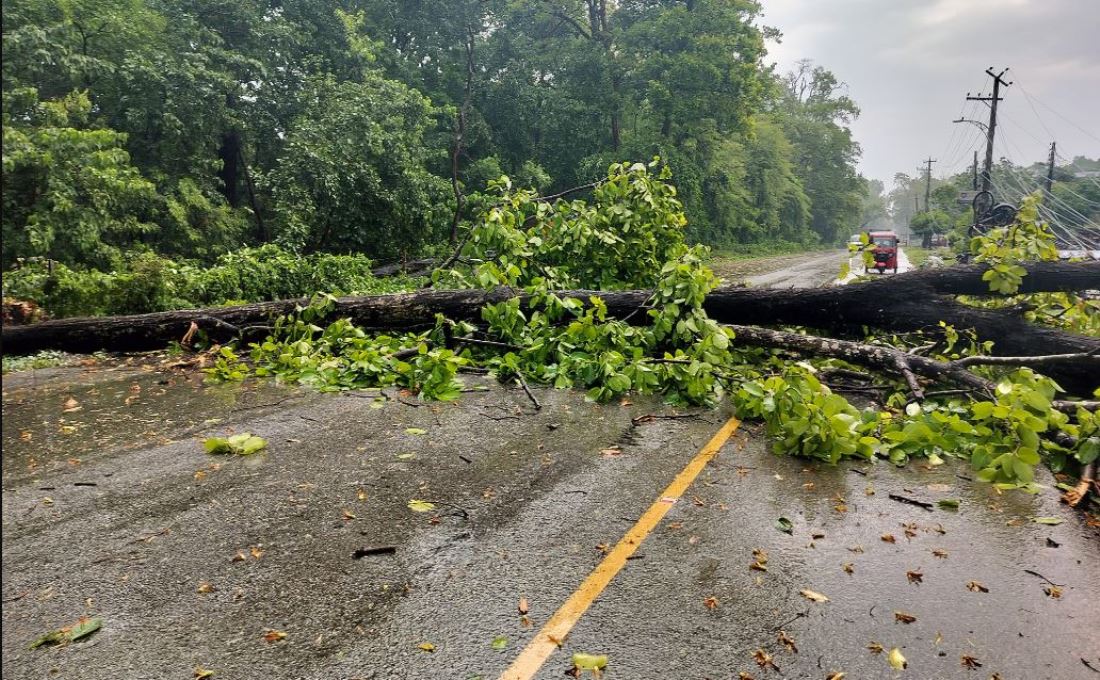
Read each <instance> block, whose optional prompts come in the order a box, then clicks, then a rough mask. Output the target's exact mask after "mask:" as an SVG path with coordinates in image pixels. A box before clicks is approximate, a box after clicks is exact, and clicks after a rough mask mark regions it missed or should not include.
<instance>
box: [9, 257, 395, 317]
mask: <svg viewBox="0 0 1100 680" xmlns="http://www.w3.org/2000/svg"><path fill="white" fill-rule="evenodd" d="M3 280H4V295H5V296H12V297H16V298H19V299H21V300H32V301H34V302H36V303H38V304H39V305H41V306H42V307H44V308H45V309H46V310H47V311H48V312H49V313H50V314H51V315H53V316H55V317H65V316H74V315H110V314H138V313H144V312H154V311H163V310H169V309H183V308H190V307H208V306H212V305H222V304H227V303H232V302H238V303H239V302H261V301H264V300H281V299H287V298H295V297H303V296H305V295H308V294H311V293H312V292H313V291H318V290H328V291H333V292H335V293H337V294H350V293H383V292H395V291H399V290H405V289H407V288H408V287H409V286H410V282H409V281H408V280H406V279H402V278H387V279H376V278H375V277H374V276H373V275H372V274H371V262H370V260H368V259H367V258H365V257H363V256H361V255H328V254H321V253H315V254H312V255H306V256H301V255H295V254H293V253H291V252H288V251H286V250H283V249H281V248H279V247H277V246H274V245H266V246H263V247H261V248H252V249H244V250H241V251H238V252H233V253H227V254H226V255H223V256H221V257H219V258H218V259H217V260H215V261H214V263H213V264H212V265H211V266H208V267H204V266H201V265H199V264H198V263H195V262H191V261H175V260H169V259H167V258H163V257H158V256H156V255H154V254H152V253H138V254H135V255H132V256H130V257H127V258H125V259H124V260H123V261H122V263H121V264H120V266H119V267H117V268H116V269H113V270H111V271H99V270H86V271H83V270H76V269H70V268H69V267H66V266H65V265H63V264H60V263H54V264H53V265H52V266H51V265H48V264H46V263H43V262H41V261H35V262H26V263H22V265H21V266H20V267H19V268H18V269H14V270H11V271H6V272H4V275H3Z"/></svg>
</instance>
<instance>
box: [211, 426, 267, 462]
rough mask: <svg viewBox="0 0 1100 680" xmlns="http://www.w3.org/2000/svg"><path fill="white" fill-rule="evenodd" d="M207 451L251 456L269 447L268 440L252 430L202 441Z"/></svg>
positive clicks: (213, 453)
mask: <svg viewBox="0 0 1100 680" xmlns="http://www.w3.org/2000/svg"><path fill="white" fill-rule="evenodd" d="M202 445H203V448H205V449H206V452H207V453H209V454H212V455H219V454H236V455H238V456H250V455H252V454H253V453H256V452H257V451H259V450H261V449H264V448H266V447H267V440H266V439H264V438H262V437H257V436H256V435H254V434H252V433H251V432H242V433H240V434H235V435H231V436H229V437H210V438H208V439H204V440H203V442H202Z"/></svg>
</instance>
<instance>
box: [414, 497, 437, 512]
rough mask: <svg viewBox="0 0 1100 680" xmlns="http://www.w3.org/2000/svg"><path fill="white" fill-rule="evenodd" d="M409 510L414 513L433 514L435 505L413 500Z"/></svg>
mask: <svg viewBox="0 0 1100 680" xmlns="http://www.w3.org/2000/svg"><path fill="white" fill-rule="evenodd" d="M409 510H412V511H413V512H431V511H432V510H435V503H429V502H428V501H420V500H416V499H413V500H411V501H409Z"/></svg>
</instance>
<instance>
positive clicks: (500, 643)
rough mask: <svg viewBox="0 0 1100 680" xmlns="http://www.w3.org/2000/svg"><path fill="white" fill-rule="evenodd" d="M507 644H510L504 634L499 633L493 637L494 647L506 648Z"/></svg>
mask: <svg viewBox="0 0 1100 680" xmlns="http://www.w3.org/2000/svg"><path fill="white" fill-rule="evenodd" d="M507 646H508V638H506V637H504V636H503V635H498V636H496V637H495V638H493V643H492V647H493V649H504V648H505V647H507Z"/></svg>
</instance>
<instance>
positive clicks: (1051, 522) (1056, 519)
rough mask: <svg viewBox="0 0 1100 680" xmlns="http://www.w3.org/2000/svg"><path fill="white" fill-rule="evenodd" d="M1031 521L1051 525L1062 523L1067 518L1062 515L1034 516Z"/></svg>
mask: <svg viewBox="0 0 1100 680" xmlns="http://www.w3.org/2000/svg"><path fill="white" fill-rule="evenodd" d="M1031 521H1032V522H1034V523H1036V524H1048V525H1050V526H1055V525H1058V524H1061V523H1062V522H1064V521H1065V520H1064V519H1062V518H1061V517H1032V518H1031Z"/></svg>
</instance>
